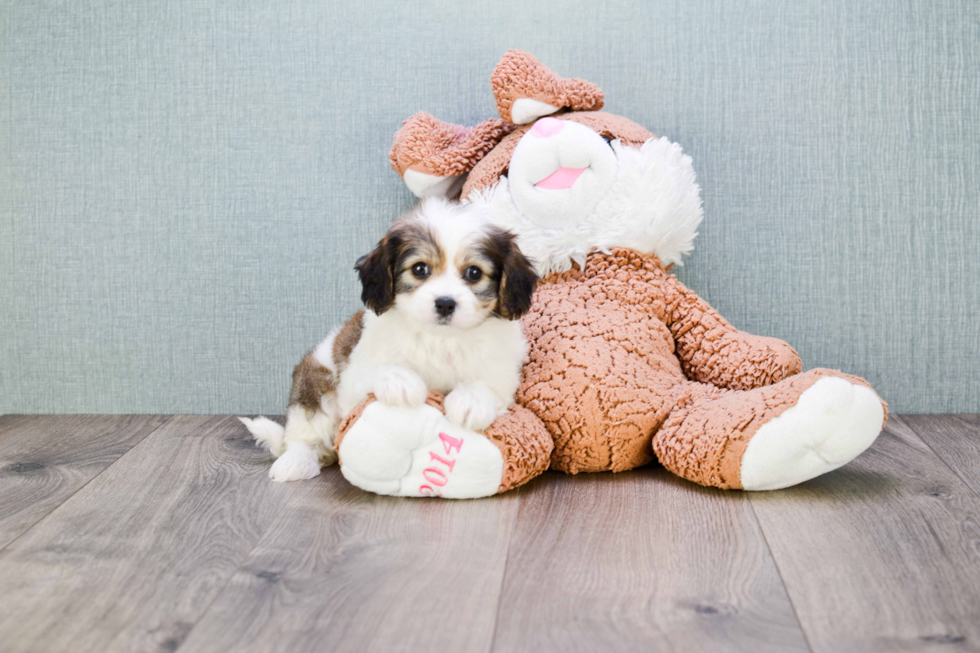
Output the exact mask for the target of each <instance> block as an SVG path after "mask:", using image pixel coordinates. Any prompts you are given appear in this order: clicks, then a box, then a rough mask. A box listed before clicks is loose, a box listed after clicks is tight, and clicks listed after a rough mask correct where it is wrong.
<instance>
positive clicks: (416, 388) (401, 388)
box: [374, 366, 429, 408]
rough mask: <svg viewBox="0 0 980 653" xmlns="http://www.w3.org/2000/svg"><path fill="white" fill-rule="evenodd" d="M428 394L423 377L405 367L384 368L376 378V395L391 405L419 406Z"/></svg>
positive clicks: (384, 402)
mask: <svg viewBox="0 0 980 653" xmlns="http://www.w3.org/2000/svg"><path fill="white" fill-rule="evenodd" d="M428 394H429V391H428V388H426V387H425V381H423V380H422V377H420V376H419V375H418V374H416V373H415V372H413V371H412V370H409V369H406V368H404V367H395V366H392V367H386V368H383V369H382V370H380V371H379V372H378V375H377V377H376V378H375V379H374V396H375V397H377V398H378V401H380V402H381V403H383V404H387V405H389V406H396V407H402V408H418V407H419V406H421V405H422V404H424V403H425V398H426V396H427V395H428Z"/></svg>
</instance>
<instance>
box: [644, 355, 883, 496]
mask: <svg viewBox="0 0 980 653" xmlns="http://www.w3.org/2000/svg"><path fill="white" fill-rule="evenodd" d="M885 414H886V410H885V405H884V403H883V402H882V401H881V399H880V398H879V397H878V395H877V394H875V392H874V390H872V389H871V388H870V386H868V384H867V382H865V381H864V380H863V379H859V378H857V377H854V376H850V375H847V374H843V373H841V372H836V371H833V370H823V369H815V370H810V371H809V372H804V373H803V374H798V375H796V376H792V377H790V378H788V379H786V380H784V381H781V382H779V383H776V384H773V385H770V386H765V387H762V388H757V389H755V390H748V391H727V390H720V389H718V388H715V387H713V386H709V385H706V384H700V383H689V384H685V385H684V386H681V387H680V388H679V389H678V401H677V404H676V407H675V408H674V409H673V411H671V413H670V416H669V417H668V418H667V420H666V422H665V423H664V425H663V427H661V429H660V430H659V431H658V432H657V434H656V436H655V437H654V440H653V449H654V452H655V453H656V454H657V457H658V458H659V459H660V462H661V463H663V465H664V466H665V467H666V468H667V469H669V470H670V471H672V472H674V473H675V474H677V475H678V476H681V477H683V478H686V479H688V480H690V481H694V482H695V483H700V484H701V485H707V486H710V487H719V488H725V489H745V490H775V489H779V488H784V487H789V486H791V485H796V484H798V483H802V482H804V481H808V480H810V479H811V478H815V477H817V476H819V475H821V474H825V473H826V472H829V471H832V470H834V469H837V468H838V467H841V466H843V465H845V464H846V463H848V462H850V461H851V460H853V459H854V458H856V457H857V456H858V455H859V454H860V453H861V452H863V451H864V450H865V449H867V448H868V447H869V446H871V443H872V442H874V440H875V438H876V437H877V436H878V433H879V432H880V431H881V428H882V426H883V424H884V420H885Z"/></svg>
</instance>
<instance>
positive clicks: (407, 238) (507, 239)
mask: <svg viewBox="0 0 980 653" xmlns="http://www.w3.org/2000/svg"><path fill="white" fill-rule="evenodd" d="M355 269H356V270H357V272H358V274H359V276H360V280H361V286H362V292H361V300H362V301H363V302H364V305H365V306H366V310H363V311H361V312H359V313H357V314H356V315H354V317H352V318H351V319H350V320H349V321H348V322H347V323H346V324H344V325H343V326H341V327H339V328H337V329H335V330H334V331H333V332H332V333H331V334H330V335H328V336H327V337H326V339H324V340H323V342H321V343H320V344H319V345H317V346H316V348H315V349H313V351H311V352H310V353H309V354H307V355H306V357H305V358H303V360H302V361H301V362H300V364H299V365H297V366H296V369H295V370H294V371H293V388H292V392H291V393H290V397H289V408H288V410H287V413H286V427H285V429H283V427H281V426H280V425H278V424H276V423H275V422H273V421H271V420H268V419H266V418H264V417H260V418H257V419H255V420H249V419H245V418H240V419H241V420H242V422H243V423H245V425H246V426H247V427H248V429H249V431H251V432H252V434H253V435H254V436H255V438H256V440H258V442H259V443H260V444H262V445H263V446H265V447H267V448H268V449H269V450H270V451H271V452H272V453H273V454H274V455H276V456H277V457H278V459H277V460H276V462H275V463H274V464H273V465H272V469H271V470H270V472H269V476H270V478H272V479H273V480H275V481H294V480H300V479H305V478H312V477H314V476H316V475H317V474H319V473H320V467H321V466H322V465H330V464H333V463H334V462H335V461H336V460H337V454H336V452H335V451H334V446H333V443H334V438H335V437H336V435H337V429H338V427H339V425H340V421H341V420H342V419H343V417H344V416H345V415H347V414H348V413H349V412H350V411H351V410H352V409H353V408H354V407H356V406H357V405H358V404H359V403H361V402H362V401H364V400H365V399H366V398H367V396H368V394H369V393H373V394H374V396H375V397H376V398H377V399H378V401H381V402H384V403H386V404H389V405H392V406H402V407H418V406H421V405H422V404H423V403H424V402H425V399H426V396H427V394H428V391H429V390H435V391H437V392H441V393H443V394H445V395H446V399H445V410H446V417H447V418H448V419H449V420H450V421H452V422H454V423H456V424H459V425H460V426H463V427H465V428H468V429H472V430H475V431H482V430H484V429H485V428H486V427H487V426H489V425H490V423H491V422H493V420H494V418H496V417H497V415H499V414H501V413H502V412H504V411H506V409H507V408H508V406H510V405H511V404H512V403H513V402H514V393H515V392H516V391H517V386H518V385H519V383H520V374H521V365H522V363H523V360H524V357H525V355H526V354H527V343H526V342H525V340H524V334H523V332H522V331H521V326H520V322H518V321H517V320H518V318H520V317H521V316H522V315H524V314H525V313H526V312H527V311H528V310H530V308H531V294H532V293H533V292H534V286H535V283H536V282H537V276H536V275H535V273H534V268H533V267H532V264H531V263H530V262H529V261H528V259H527V258H525V256H524V255H523V254H522V253H521V251H520V249H519V248H518V247H517V244H516V242H515V240H514V236H513V235H512V234H511V233H510V232H508V231H504V230H502V229H500V228H498V227H495V226H493V225H492V224H491V222H490V219H489V213H488V209H486V208H484V207H481V206H477V205H469V204H462V205H460V204H454V203H450V202H447V201H446V200H443V199H437V198H430V199H427V200H425V201H424V202H423V203H422V204H420V205H419V206H418V207H417V208H416V209H415V210H414V211H413V212H412V213H410V214H409V215H408V216H406V217H405V218H403V219H402V220H400V221H399V222H398V223H397V224H396V225H395V226H394V227H392V228H391V230H390V231H389V232H388V233H387V234H385V236H384V238H382V239H381V242H380V243H379V244H378V246H377V247H376V248H375V249H374V251H372V252H371V253H370V254H368V255H366V256H363V257H361V258H360V259H359V260H358V261H357V265H355Z"/></svg>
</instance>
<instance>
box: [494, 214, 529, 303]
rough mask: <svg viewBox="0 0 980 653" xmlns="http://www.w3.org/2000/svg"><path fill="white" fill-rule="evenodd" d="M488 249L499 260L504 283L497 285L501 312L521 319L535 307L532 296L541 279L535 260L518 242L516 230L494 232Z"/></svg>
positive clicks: (501, 281) (501, 278) (496, 230)
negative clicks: (523, 250) (531, 259)
mask: <svg viewBox="0 0 980 653" xmlns="http://www.w3.org/2000/svg"><path fill="white" fill-rule="evenodd" d="M488 250H490V251H492V252H493V254H492V255H491V256H492V257H493V258H494V259H495V260H496V261H497V262H498V263H497V264H498V266H499V269H500V285H499V286H498V288H497V314H498V315H500V316H501V317H503V318H506V319H508V320H517V319H519V318H520V317H521V316H523V315H524V314H525V313H527V312H528V311H529V310H531V296H532V295H533V294H534V286H535V284H536V283H537V282H538V275H537V274H536V273H535V272H534V267H533V266H532V264H531V262H530V261H529V260H528V259H527V257H526V256H524V253H523V252H522V251H521V249H520V247H518V246H517V242H516V239H515V237H514V234H512V233H510V232H509V231H504V230H502V229H494V230H493V231H492V232H491V233H490V245H489V247H488Z"/></svg>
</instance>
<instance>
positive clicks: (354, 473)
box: [337, 51, 886, 498]
mask: <svg viewBox="0 0 980 653" xmlns="http://www.w3.org/2000/svg"><path fill="white" fill-rule="evenodd" d="M491 82H492V86H493V89H494V93H495V95H496V97H497V104H498V109H500V114H501V118H502V120H492V121H488V122H487V123H484V124H483V125H481V126H480V127H477V128H474V129H467V128H463V127H457V126H454V125H447V124H446V123H439V122H438V121H436V120H435V119H434V118H432V117H431V116H428V115H426V114H420V115H418V116H415V117H413V118H412V119H410V120H408V121H406V123H405V125H404V126H403V128H402V130H400V131H399V133H398V135H397V136H396V139H395V145H394V147H393V149H392V155H391V161H392V166H393V167H394V168H395V170H396V171H397V172H399V173H400V174H401V175H402V176H403V177H404V179H405V181H406V183H408V184H409V187H410V188H412V190H413V191H414V192H416V194H419V195H420V196H425V195H426V194H431V193H434V192H438V193H452V192H456V189H461V192H462V195H463V197H464V198H465V200H464V201H469V202H484V203H487V204H489V205H490V207H491V208H492V210H493V214H494V216H495V219H496V220H497V221H498V222H499V223H500V225H501V226H504V227H507V228H508V229H510V230H512V231H513V232H514V233H515V234H517V236H518V242H519V244H520V246H521V249H522V250H523V251H524V252H525V253H526V254H527V255H528V256H530V257H531V258H532V259H533V260H534V261H535V263H536V267H537V269H538V272H539V274H541V276H542V281H541V283H540V285H539V287H538V289H537V291H536V293H535V297H534V302H533V306H532V309H531V312H530V313H529V314H528V315H526V316H525V317H524V319H523V327H524V331H525V334H526V336H527V338H528V342H529V346H530V353H529V357H528V361H527V362H526V364H525V367H524V372H523V379H522V384H521V387H520V389H519V391H518V394H517V405H515V406H514V407H512V408H511V409H510V411H509V412H508V414H506V415H503V416H501V417H500V418H498V419H497V421H496V422H494V424H493V425H492V426H491V427H490V428H489V429H487V431H486V432H485V433H476V432H472V431H467V430H465V429H461V428H460V427H458V426H455V425H453V424H450V423H449V422H448V421H447V420H446V419H445V416H444V415H443V413H442V410H441V398H440V397H438V396H435V395H432V396H430V399H429V401H428V402H427V403H426V405H424V406H420V407H417V408H410V409H405V408H393V407H389V406H385V405H383V404H380V403H378V402H368V403H366V404H364V405H362V406H360V407H359V408H358V409H357V410H355V411H354V412H353V413H352V414H351V415H350V416H348V418H347V420H346V421H345V423H344V425H343V426H342V428H341V437H340V438H339V439H338V443H337V448H338V453H339V456H340V462H341V466H342V467H341V469H342V471H343V473H344V474H345V476H346V477H347V478H348V479H350V480H351V481H352V482H353V483H354V484H355V485H358V486H359V487H362V488H364V489H366V490H370V491H374V492H379V493H383V494H394V495H400V496H442V497H447V498H466V497H478V496H488V495H491V494H494V493H496V492H500V491H504V490H507V489H510V488H512V487H516V486H518V485H520V484H522V483H525V482H527V481H528V480H530V479H531V478H533V477H534V476H537V475H538V474H540V473H541V472H542V471H544V470H545V469H547V468H549V467H550V468H552V469H557V470H561V471H564V472H568V473H578V472H591V471H605V470H611V471H623V470H628V469H633V468H635V467H637V466H639V465H643V464H646V463H649V462H651V461H653V460H654V459H656V460H659V461H660V462H661V463H662V464H663V465H664V466H665V467H666V468H667V469H669V470H670V471H672V472H674V473H675V474H677V475H679V476H682V477H684V478H686V479H688V480H691V481H694V482H696V483H700V484H702V485H707V486H712V487H719V488H742V489H748V490H766V489H776V488H781V487H787V486H790V485H794V484H796V483H800V482H803V481H805V480H808V479H811V478H813V477H815V476H818V475H820V474H823V473H825V472H827V471H830V470H833V469H836V468H838V467H840V466H841V465H844V464H846V463H847V462H849V461H850V460H852V459H853V458H854V457H856V456H857V455H858V454H860V453H861V452H862V451H864V450H865V449H866V448H867V447H868V446H870V445H871V443H872V442H873V441H874V439H875V437H876V436H877V435H878V433H879V432H880V430H881V428H882V426H883V423H884V419H885V412H886V411H885V406H884V403H883V402H882V401H881V400H880V399H879V397H878V396H877V395H876V394H875V392H874V391H873V390H872V389H871V388H870V386H869V385H868V384H867V383H866V382H865V381H863V380H862V379H859V378H856V377H852V376H849V375H846V374H843V373H841V372H837V371H832V370H823V369H816V370H810V371H808V372H801V370H802V365H801V362H800V359H799V357H798V356H797V354H796V352H795V351H794V350H793V349H792V348H791V347H790V346H789V345H787V344H786V343H784V342H782V341H780V340H776V339H774V338H766V337H760V336H753V335H750V334H747V333H743V332H741V331H738V330H736V329H735V328H734V327H732V326H731V325H730V324H729V323H728V322H727V321H725V319H724V318H722V317H721V316H720V315H718V313H716V312H715V311H714V310H713V309H712V308H711V307H710V306H709V305H708V304H707V303H706V302H704V301H703V300H702V299H701V298H699V297H698V296H697V294H695V293H694V292H692V291H691V290H689V289H687V288H686V287H684V285H683V284H681V283H680V282H679V281H678V280H677V279H676V278H675V277H674V276H673V275H672V274H671V273H670V266H671V265H674V264H679V263H681V259H682V258H683V256H684V255H685V254H687V253H688V252H689V251H690V250H691V248H692V247H693V240H694V237H695V236H696V230H697V226H698V224H699V223H700V222H701V219H702V211H701V201H700V189H699V188H698V185H697V182H696V177H695V175H694V171H693V166H692V164H691V160H690V158H689V157H687V156H685V155H683V154H682V152H681V150H680V147H679V146H677V145H676V144H673V143H671V142H670V141H668V140H667V139H664V138H660V139H658V138H656V137H655V136H654V135H653V134H651V133H649V132H648V131H647V130H645V129H644V128H642V127H640V126H639V125H636V124H635V123H632V122H631V121H629V120H627V119H625V118H622V117H619V116H613V115H611V114H607V113H604V112H599V111H595V110H594V109H599V108H601V107H602V101H603V98H602V92H601V91H600V90H599V89H598V88H597V87H595V86H594V85H592V84H590V83H588V82H584V81H582V80H567V79H563V78H560V77H558V76H556V75H555V74H554V73H552V72H551V71H550V70H549V69H547V68H546V67H544V66H542V65H541V64H540V63H538V62H537V60H536V59H534V58H533V57H532V56H531V55H529V54H527V53H522V52H518V51H511V52H508V53H507V55H505V57H504V59H503V60H502V61H501V63H500V64H499V65H498V66H497V69H496V70H495V71H494V74H493V76H492V78H491ZM513 122H525V123H527V124H523V125H515V124H513Z"/></svg>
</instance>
